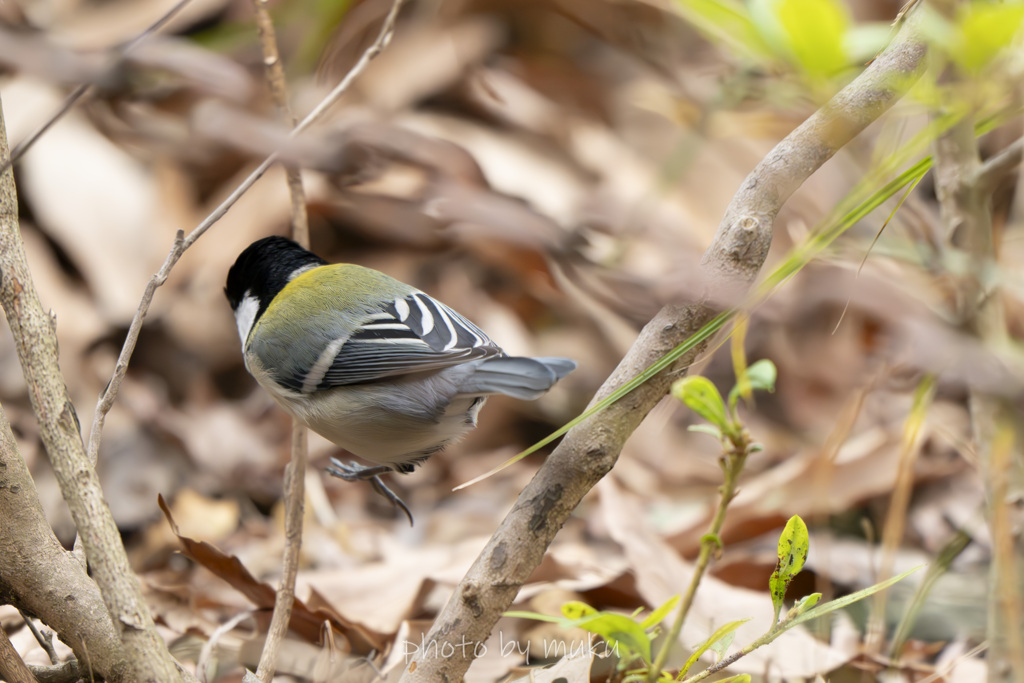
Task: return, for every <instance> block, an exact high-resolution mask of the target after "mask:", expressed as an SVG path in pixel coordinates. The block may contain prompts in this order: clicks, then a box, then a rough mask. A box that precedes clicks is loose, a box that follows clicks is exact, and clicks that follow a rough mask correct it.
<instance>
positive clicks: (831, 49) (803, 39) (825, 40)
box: [776, 0, 850, 76]
mask: <svg viewBox="0 0 1024 683" xmlns="http://www.w3.org/2000/svg"><path fill="white" fill-rule="evenodd" d="M776 16H777V17H778V20H779V23H780V24H781V25H782V28H783V30H784V31H785V33H786V38H787V41H788V46H787V47H788V48H789V51H790V53H791V54H792V56H793V58H794V59H795V60H796V62H797V64H798V65H799V66H800V67H802V68H803V69H804V71H806V72H807V73H809V74H812V75H815V76H831V75H833V74H835V73H837V72H838V71H840V70H842V69H843V68H844V67H846V65H847V64H848V60H847V56H846V53H845V51H844V50H843V44H844V39H845V36H846V31H847V29H848V28H849V25H850V17H849V15H848V14H847V11H846V7H845V6H844V5H843V4H842V3H840V2H838V0H779V2H778V4H777V6H776Z"/></svg>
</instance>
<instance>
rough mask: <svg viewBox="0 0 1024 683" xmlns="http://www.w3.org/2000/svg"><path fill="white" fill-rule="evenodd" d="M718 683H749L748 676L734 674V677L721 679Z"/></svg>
mask: <svg viewBox="0 0 1024 683" xmlns="http://www.w3.org/2000/svg"><path fill="white" fill-rule="evenodd" d="M718 683H750V674H736V675H735V676H729V677H728V678H723V679H721V680H720V681H718Z"/></svg>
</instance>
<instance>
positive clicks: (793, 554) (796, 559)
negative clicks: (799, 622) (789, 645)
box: [768, 515, 810, 624]
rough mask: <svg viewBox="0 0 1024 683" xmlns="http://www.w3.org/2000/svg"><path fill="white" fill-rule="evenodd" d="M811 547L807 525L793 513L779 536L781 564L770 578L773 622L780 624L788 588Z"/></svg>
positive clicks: (801, 567)
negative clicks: (773, 610)
mask: <svg viewBox="0 0 1024 683" xmlns="http://www.w3.org/2000/svg"><path fill="white" fill-rule="evenodd" d="M809 549H810V537H809V536H808V535H807V525H806V524H804V520H802V519H800V516H799V515H793V516H792V517H790V518H789V521H788V522H786V528H785V529H783V530H782V535H781V536H779V549H778V552H779V564H778V566H776V568H775V571H774V572H772V575H771V578H770V579H768V589H769V591H770V592H771V594H772V606H773V607H774V608H775V618H774V619H773V620H772V624H778V622H779V615H780V614H781V613H782V603H783V602H784V601H785V599H786V589H787V588H789V584H790V582H791V581H792V580H793V577H794V576H796V575H797V574H799V573H800V570H801V569H803V567H804V562H805V561H806V560H807V552H808V550H809Z"/></svg>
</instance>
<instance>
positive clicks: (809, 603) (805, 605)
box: [793, 593, 821, 615]
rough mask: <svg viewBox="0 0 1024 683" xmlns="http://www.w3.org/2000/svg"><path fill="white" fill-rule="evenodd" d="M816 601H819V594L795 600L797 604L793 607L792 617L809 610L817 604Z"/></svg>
mask: <svg viewBox="0 0 1024 683" xmlns="http://www.w3.org/2000/svg"><path fill="white" fill-rule="evenodd" d="M818 600H821V593H811V594H810V595H805V596H804V597H802V598H800V599H799V600H797V603H796V604H795V605H793V612H794V615H800V614H803V613H804V612H806V611H807V610H809V609H811V608H812V607H814V606H815V605H817V604H818Z"/></svg>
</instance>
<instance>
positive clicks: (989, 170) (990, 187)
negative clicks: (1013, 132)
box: [972, 138, 1024, 194]
mask: <svg viewBox="0 0 1024 683" xmlns="http://www.w3.org/2000/svg"><path fill="white" fill-rule="evenodd" d="M1022 156H1024V138H1017V139H1016V140H1014V141H1013V142H1012V143H1010V145H1009V146H1008V147H1006V148H1005V149H1004V150H1002V151H1001V152H999V154H996V155H995V156H994V157H992V158H990V159H986V160H985V162H984V163H983V164H982V165H981V166H980V167H979V168H978V169H977V170H976V172H975V174H974V180H973V183H972V184H973V185H974V186H975V187H976V188H978V190H979V191H980V192H984V193H986V194H992V192H993V191H994V190H995V189H996V185H997V184H998V183H999V181H1000V180H1002V179H1003V178H1005V177H1006V176H1008V175H1010V174H1011V173H1013V172H1014V171H1016V170H1017V168H1018V167H1020V161H1021V157H1022Z"/></svg>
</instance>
